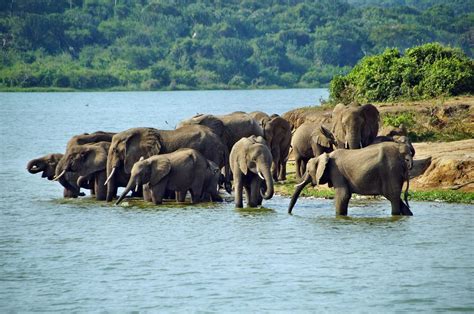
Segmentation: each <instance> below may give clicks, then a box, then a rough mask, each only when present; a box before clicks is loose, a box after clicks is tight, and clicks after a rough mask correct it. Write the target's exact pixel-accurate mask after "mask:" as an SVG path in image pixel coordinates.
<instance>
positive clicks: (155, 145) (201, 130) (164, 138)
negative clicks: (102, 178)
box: [106, 125, 230, 201]
mask: <svg viewBox="0 0 474 314" xmlns="http://www.w3.org/2000/svg"><path fill="white" fill-rule="evenodd" d="M180 148H193V149H195V150H197V151H199V152H200V153H201V154H203V155H204V157H205V158H206V159H209V160H211V161H213V162H215V163H216V164H217V165H218V166H219V167H220V168H223V169H224V173H225V180H226V185H227V190H228V191H230V169H229V152H228V150H227V147H226V146H225V145H224V144H223V143H222V141H221V140H220V138H219V137H218V136H217V135H216V134H214V133H213V132H212V131H211V129H209V128H208V127H206V126H201V125H188V126H183V127H181V128H178V129H176V130H157V129H154V128H132V129H129V130H126V131H123V132H120V133H118V134H116V135H115V136H114V137H113V139H112V144H111V146H110V148H109V153H108V157H107V180H106V184H107V201H112V199H113V198H114V197H115V196H116V194H117V188H118V187H119V185H118V184H117V182H116V180H115V173H116V172H117V171H119V172H123V173H125V174H126V175H127V176H129V175H130V173H131V171H132V167H133V165H134V163H135V162H137V161H138V160H139V159H140V158H141V157H144V158H148V157H151V156H154V155H159V154H167V153H171V152H174V151H176V150H178V149H180Z"/></svg>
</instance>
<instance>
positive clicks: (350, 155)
mask: <svg viewBox="0 0 474 314" xmlns="http://www.w3.org/2000/svg"><path fill="white" fill-rule="evenodd" d="M412 161H413V160H412V156H411V151H410V148H409V147H408V146H407V145H405V144H398V143H391V142H384V143H379V144H376V145H370V146H368V147H365V148H362V149H357V150H346V149H338V150H336V151H334V152H332V153H330V154H326V153H324V154H322V155H321V156H319V157H318V158H312V159H310V160H309V162H308V168H307V170H306V173H305V175H304V177H303V182H301V183H300V184H298V185H297V186H296V190H295V192H294V194H293V196H292V197H291V202H290V205H289V207H288V212H289V213H291V211H292V209H293V207H294V205H295V203H296V201H297V199H298V196H299V195H300V193H301V191H302V190H303V188H304V187H305V186H306V185H307V184H308V183H311V184H312V185H313V186H315V185H318V184H325V183H328V185H329V187H334V188H335V190H336V195H335V198H334V201H335V203H336V204H335V205H336V215H344V216H345V215H347V207H348V204H349V200H350V198H351V195H352V193H357V194H361V195H383V196H385V197H386V198H387V199H388V200H389V201H390V202H391V204H392V215H400V214H401V215H409V216H411V215H413V214H412V212H411V211H410V209H409V207H408V203H406V204H405V203H404V202H403V201H402V200H401V198H400V193H401V191H402V186H403V183H404V181H407V188H406V190H405V202H407V193H408V170H409V169H410V168H411V166H412Z"/></svg>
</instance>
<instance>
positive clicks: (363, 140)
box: [331, 104, 380, 149]
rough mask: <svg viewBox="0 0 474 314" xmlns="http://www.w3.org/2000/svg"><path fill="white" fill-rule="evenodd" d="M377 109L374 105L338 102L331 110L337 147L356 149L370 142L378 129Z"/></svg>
mask: <svg viewBox="0 0 474 314" xmlns="http://www.w3.org/2000/svg"><path fill="white" fill-rule="evenodd" d="M379 119H380V115H379V111H378V110H377V108H376V107H375V106H374V105H371V104H366V105H363V106H358V107H356V106H345V105H343V104H338V105H336V107H334V110H333V112H332V129H331V131H332V133H333V134H334V137H335V138H336V140H337V147H338V148H349V149H358V148H362V147H366V146H368V145H369V144H371V143H372V142H373V141H374V139H375V137H376V136H377V132H378V130H379Z"/></svg>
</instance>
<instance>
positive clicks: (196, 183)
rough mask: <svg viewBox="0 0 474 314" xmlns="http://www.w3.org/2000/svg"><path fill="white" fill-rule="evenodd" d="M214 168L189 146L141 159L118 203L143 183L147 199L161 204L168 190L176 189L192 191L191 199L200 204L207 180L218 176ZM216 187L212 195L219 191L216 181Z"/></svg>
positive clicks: (177, 190)
mask: <svg viewBox="0 0 474 314" xmlns="http://www.w3.org/2000/svg"><path fill="white" fill-rule="evenodd" d="M214 171H215V169H214V167H212V168H210V167H209V161H208V160H207V159H206V158H205V157H204V156H203V155H202V154H201V153H199V152H198V151H196V150H194V149H190V148H184V149H180V150H177V151H175V152H172V153H169V154H162V155H155V156H151V157H149V158H147V159H140V161H138V162H136V163H135V164H134V165H133V167H132V171H131V176H130V180H129V181H128V184H127V187H126V188H125V190H124V191H123V193H122V195H120V197H119V199H118V200H117V202H116V204H117V205H118V204H120V202H121V201H122V200H123V199H124V197H125V196H126V195H127V193H128V192H130V191H131V190H132V189H134V188H135V187H137V186H140V185H146V186H144V191H146V193H145V192H144V198H145V200H151V201H152V202H153V203H154V204H161V203H162V201H163V196H164V195H165V192H166V190H167V189H168V190H171V191H176V192H178V194H179V195H186V192H187V191H188V190H190V192H191V201H192V202H193V203H198V202H200V200H201V196H202V192H203V188H204V183H205V182H206V181H207V182H209V178H210V177H213V176H215V172H214ZM211 181H212V180H211ZM214 189H215V190H216V191H214V192H213V193H212V195H216V194H218V192H217V184H216V186H215V187H214ZM206 191H208V188H207V187H206Z"/></svg>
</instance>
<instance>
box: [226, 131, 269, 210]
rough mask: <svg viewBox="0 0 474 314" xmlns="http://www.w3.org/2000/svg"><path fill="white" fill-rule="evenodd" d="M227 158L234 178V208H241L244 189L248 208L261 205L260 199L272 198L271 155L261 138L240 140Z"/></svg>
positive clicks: (253, 137)
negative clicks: (264, 188) (263, 189)
mask: <svg viewBox="0 0 474 314" xmlns="http://www.w3.org/2000/svg"><path fill="white" fill-rule="evenodd" d="M229 158H230V168H231V170H232V173H233V176H234V187H235V207H237V208H242V207H243V202H242V193H243V189H244V188H245V194H246V195H247V203H248V206H249V207H256V206H258V205H261V204H262V198H264V199H266V200H268V199H270V198H272V196H273V178H272V174H271V166H272V153H271V152H270V149H269V148H268V146H267V145H266V142H265V140H264V139H263V137H261V136H258V137H256V136H250V137H245V138H242V139H240V140H239V141H238V142H237V143H235V145H234V147H233V148H232V151H231V152H230V157H229ZM262 184H265V186H266V191H265V193H264V194H263V193H262V190H261V188H262Z"/></svg>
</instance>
